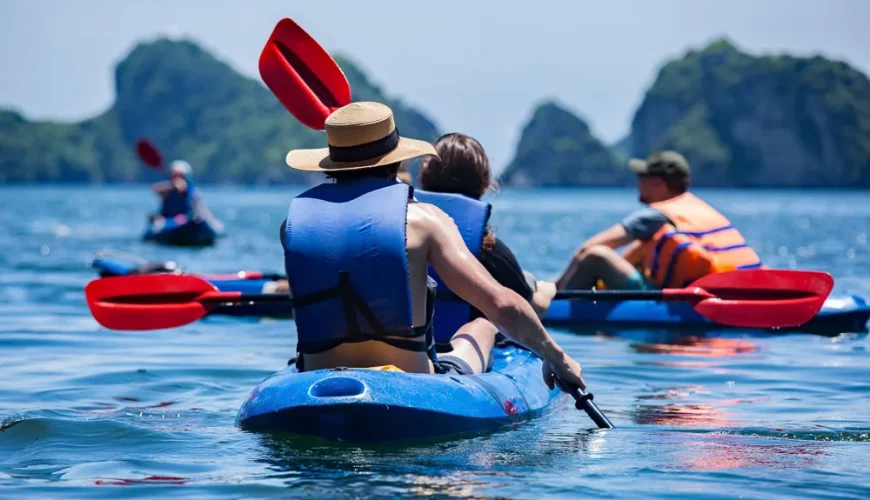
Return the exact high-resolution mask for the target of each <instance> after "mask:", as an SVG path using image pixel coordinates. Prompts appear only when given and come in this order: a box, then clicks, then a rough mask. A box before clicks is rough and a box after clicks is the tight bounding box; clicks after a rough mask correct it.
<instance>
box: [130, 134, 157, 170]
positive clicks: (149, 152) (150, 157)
mask: <svg viewBox="0 0 870 500" xmlns="http://www.w3.org/2000/svg"><path fill="white" fill-rule="evenodd" d="M136 154H137V155H139V159H140V160H142V163H144V164H145V165H148V166H149V167H151V168H160V167H162V166H163V155H162V154H160V151H159V150H158V149H157V148H156V147H154V145H153V144H151V141H149V140H148V139H139V140H138V141H137V142H136Z"/></svg>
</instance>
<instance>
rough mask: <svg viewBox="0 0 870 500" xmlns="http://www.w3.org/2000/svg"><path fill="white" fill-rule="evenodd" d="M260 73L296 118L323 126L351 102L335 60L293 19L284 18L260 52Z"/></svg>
mask: <svg viewBox="0 0 870 500" xmlns="http://www.w3.org/2000/svg"><path fill="white" fill-rule="evenodd" d="M260 77H262V78H263V81H264V82H266V86H268V87H269V89H270V90H271V91H272V93H273V94H275V97H277V98H278V100H279V101H281V104H283V105H284V107H285V108H287V110H288V111H290V113H292V114H293V116H295V117H296V119H297V120H299V121H300V122H302V123H303V124H305V125H306V126H308V127H311V128H313V129H317V130H323V128H324V127H325V123H324V122H325V121H326V117H327V116H329V114H330V113H332V112H333V111H334V110H336V109H338V108H340V107H342V106H344V105H346V104H349V103H350V84H349V83H348V82H347V77H345V76H344V72H342V71H341V68H339V67H338V64H336V62H335V60H333V59H332V57H331V56H330V55H329V53H327V52H326V50H324V49H323V47H321V46H320V44H318V43H317V41H316V40H314V39H313V38H311V35H309V34H308V33H306V32H305V30H303V29H302V28H301V27H300V26H299V25H298V24H296V22H295V21H293V20H292V19H282V20H281V21H279V22H278V24H277V26H275V30H274V31H273V32H272V36H270V37H269V41H267V42H266V46H265V47H264V48H263V52H262V53H261V54H260Z"/></svg>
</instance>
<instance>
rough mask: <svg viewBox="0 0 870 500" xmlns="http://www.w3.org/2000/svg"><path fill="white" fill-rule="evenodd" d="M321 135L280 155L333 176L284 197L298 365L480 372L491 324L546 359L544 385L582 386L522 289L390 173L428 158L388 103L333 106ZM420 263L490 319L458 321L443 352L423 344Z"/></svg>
mask: <svg viewBox="0 0 870 500" xmlns="http://www.w3.org/2000/svg"><path fill="white" fill-rule="evenodd" d="M326 138H327V142H328V148H324V149H315V150H294V151H290V153H288V155H287V163H288V164H289V165H290V167H292V168H295V169H298V170H304V171H317V172H323V173H325V174H326V175H327V177H329V178H330V179H331V182H326V183H324V184H321V185H319V186H316V187H314V188H312V189H310V190H308V191H306V192H304V193H302V194H301V195H299V196H297V197H296V198H294V199H293V201H292V202H291V204H290V209H289V212H288V215H287V220H286V221H285V222H284V224H282V229H281V243H282V246H283V247H284V260H285V268H286V271H287V278H288V281H289V288H290V290H289V292H290V293H291V294H292V296H293V301H294V308H295V314H296V330H297V335H298V342H297V353H298V356H297V361H296V365H297V367H298V368H299V369H300V370H303V371H306V370H315V369H321V368H333V367H342V366H343V367H375V366H383V365H394V366H396V367H398V368H400V369H402V370H404V371H406V372H414V373H452V374H472V373H481V372H483V371H485V370H486V366H487V361H488V358H489V356H490V352H491V351H492V347H493V342H494V338H495V332H496V327H495V326H494V324H495V325H497V326H498V327H499V328H500V329H501V331H502V332H504V333H505V334H506V335H507V336H509V337H511V338H512V339H514V340H515V341H517V342H519V343H521V344H523V345H525V346H527V347H528V348H530V349H531V350H533V351H534V352H536V353H537V354H539V355H540V356H541V357H542V358H543V359H544V366H543V370H544V373H543V376H544V380H545V381H546V383H547V384H548V385H549V386H550V387H553V385H554V384H557V385H559V384H561V385H560V387H563V388H564V387H568V386H566V385H565V384H564V383H563V382H565V383H567V384H568V385H569V386H579V387H584V386H585V384H584V383H583V378H582V374H581V368H580V365H579V364H578V363H577V362H576V361H574V360H573V359H572V358H571V357H570V356H568V355H567V354H565V352H564V351H563V350H562V349H561V348H560V347H559V346H558V345H557V344H556V342H555V341H554V340H553V339H552V338H551V337H550V335H549V334H548V333H547V331H546V330H545V329H544V327H543V326H542V325H541V322H540V321H539V320H538V317H537V315H536V314H535V312H534V310H532V308H531V306H530V305H529V304H528V302H526V300H525V299H524V298H522V297H520V296H519V295H517V294H516V293H515V292H513V291H511V290H509V289H507V288H505V287H503V286H501V285H500V284H499V283H498V282H497V281H495V280H494V279H493V278H492V276H490V275H489V273H487V271H486V269H484V267H483V266H482V265H481V264H480V263H479V262H478V260H477V259H476V258H475V257H474V256H473V255H472V254H471V253H470V252H469V250H468V248H467V247H466V246H465V243H464V242H463V239H462V236H461V235H460V234H459V231H458V230H457V228H456V225H455V224H454V223H453V220H452V219H450V217H448V216H447V215H446V214H445V213H444V212H443V211H441V210H440V209H438V208H437V207H435V206H433V205H429V204H425V203H420V202H418V201H416V200H415V199H414V196H413V193H414V189H413V187H411V186H410V185H408V184H405V183H400V182H397V181H396V175H397V173H398V171H399V167H400V164H401V162H402V161H404V160H410V159H413V158H419V157H426V156H437V154H436V153H435V149H434V147H433V146H432V145H431V144H429V143H428V142H424V141H418V140H414V139H407V138H404V137H400V136H399V132H398V130H396V126H395V123H394V121H393V114H392V111H391V110H390V108H388V107H387V106H384V105H383V104H378V103H373V102H356V103H352V104H349V105H347V106H344V107H342V108H339V109H338V110H336V111H335V112H333V113H332V114H331V115H330V116H329V117H328V118H327V120H326ZM430 265H431V266H432V267H433V268H434V269H435V270H436V272H437V273H438V274H439V276H440V277H441V279H442V280H443V281H444V283H445V284H446V285H447V286H449V287H450V289H451V290H452V291H453V292H454V293H456V295H458V296H460V297H461V298H462V299H464V300H466V301H468V302H469V303H471V304H472V305H473V306H474V307H476V308H478V309H479V310H480V311H482V312H483V313H484V315H485V316H486V318H488V320H487V319H485V318H478V319H475V320H473V321H472V322H470V323H468V324H466V325H464V326H463V327H462V328H460V329H459V331H458V332H457V335H455V336H454V337H453V340H452V342H451V344H452V346H453V350H452V352H451V353H450V354H449V355H447V356H438V355H437V354H435V349H434V346H433V337H432V330H431V321H432V317H433V310H432V306H433V298H434V288H433V287H434V282H433V281H432V280H431V279H429V278H428V275H427V273H428V267H429V266H430ZM557 376H558V377H559V379H560V380H558V381H557V380H556V377H557Z"/></svg>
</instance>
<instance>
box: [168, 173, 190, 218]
mask: <svg viewBox="0 0 870 500" xmlns="http://www.w3.org/2000/svg"><path fill="white" fill-rule="evenodd" d="M195 189H196V188H194V187H193V183H192V182H191V181H187V191H185V192H184V193H179V192H178V190H177V189H175V188H172V189H170V190H169V192H168V193H166V198H164V199H163V206H162V207H161V208H160V215H161V216H163V217H166V218H167V219H171V218H172V217H175V216H176V215H188V216H189V215H190V214H191V212H193V196H194V190H195Z"/></svg>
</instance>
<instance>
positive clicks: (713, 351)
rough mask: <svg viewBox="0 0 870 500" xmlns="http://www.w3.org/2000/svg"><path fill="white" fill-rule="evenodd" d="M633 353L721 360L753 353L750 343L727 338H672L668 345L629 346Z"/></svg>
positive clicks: (634, 344) (637, 344) (753, 346)
mask: <svg viewBox="0 0 870 500" xmlns="http://www.w3.org/2000/svg"><path fill="white" fill-rule="evenodd" d="M630 347H631V348H632V349H634V350H635V352H641V353H648V354H676V355H684V356H702V357H712V358H722V357H726V356H735V355H737V354H742V353H748V352H753V351H755V349H756V347H755V345H754V344H753V343H752V342H749V341H746V340H737V339H727V338H706V337H696V336H683V337H679V336H674V338H672V339H671V341H670V342H669V343H655V344H639V343H633V344H631V345H630Z"/></svg>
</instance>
